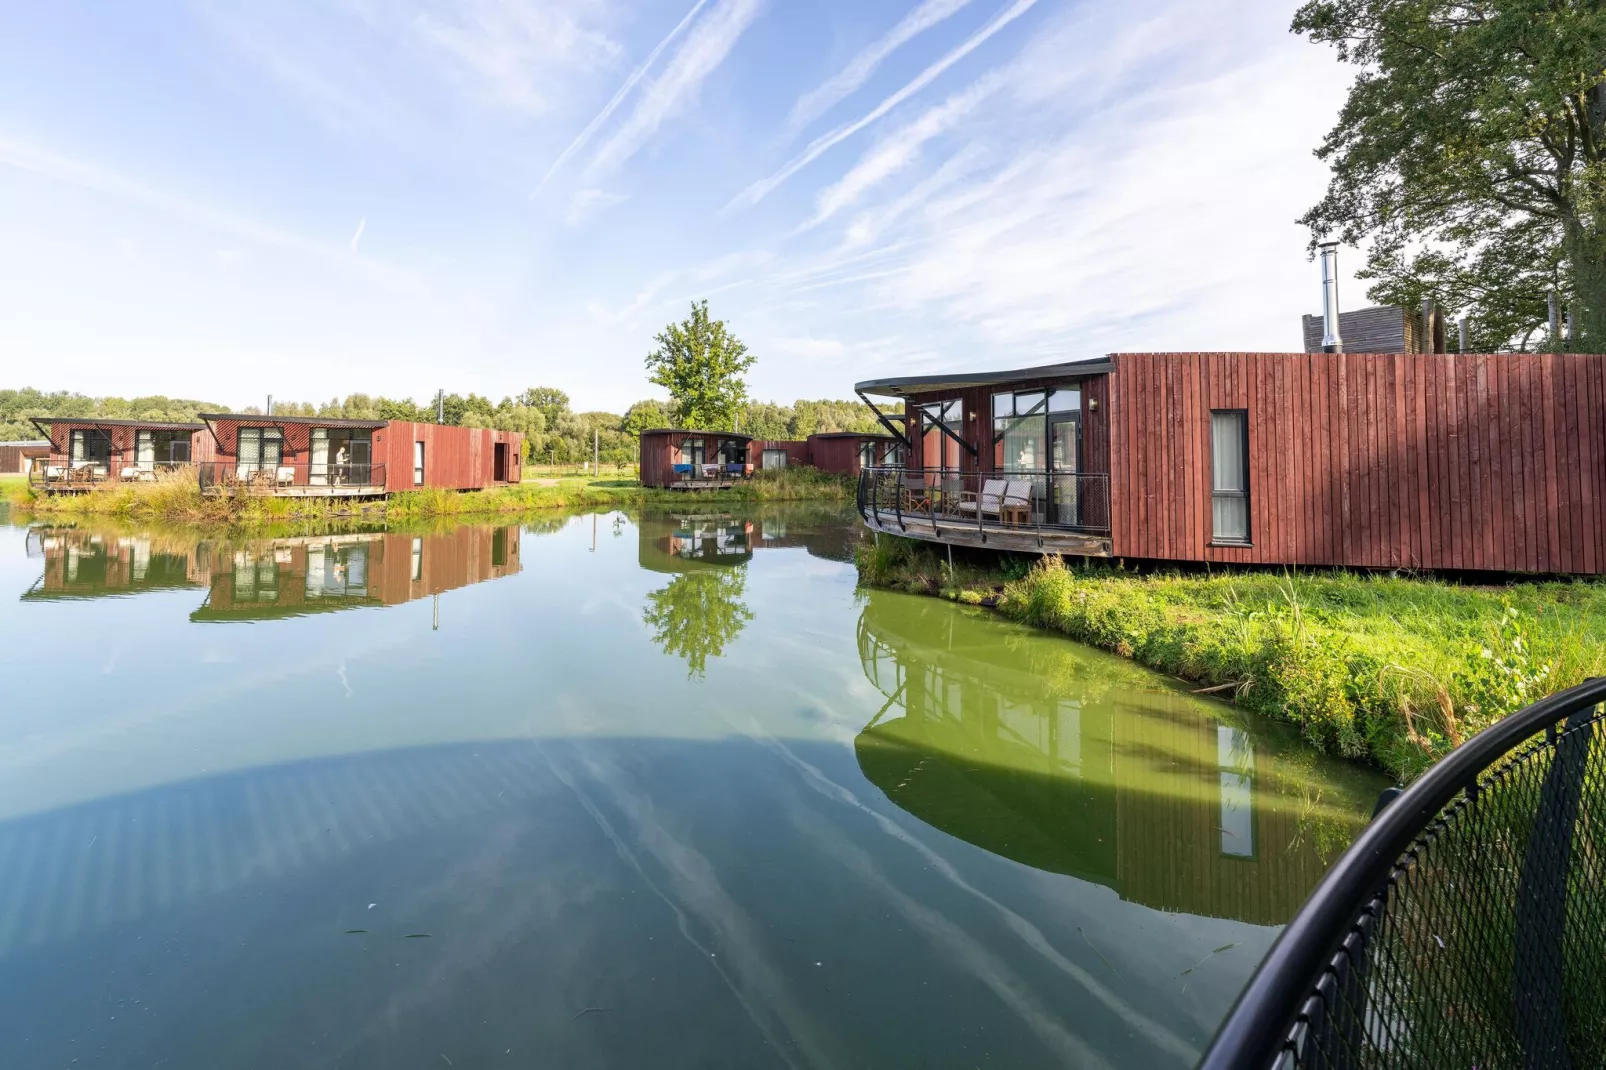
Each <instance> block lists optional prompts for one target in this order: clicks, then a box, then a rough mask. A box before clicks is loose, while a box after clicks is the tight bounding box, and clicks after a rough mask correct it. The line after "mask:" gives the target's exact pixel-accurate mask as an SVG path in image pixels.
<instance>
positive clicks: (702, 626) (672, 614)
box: [641, 568, 753, 677]
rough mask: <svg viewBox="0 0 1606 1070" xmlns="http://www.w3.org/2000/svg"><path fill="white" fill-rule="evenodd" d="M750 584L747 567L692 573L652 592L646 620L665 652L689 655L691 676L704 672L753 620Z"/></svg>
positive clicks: (688, 663)
mask: <svg viewBox="0 0 1606 1070" xmlns="http://www.w3.org/2000/svg"><path fill="white" fill-rule="evenodd" d="M746 587H747V577H746V570H745V569H740V568H731V569H718V570H710V571H705V572H688V573H686V574H685V575H681V576H676V577H675V578H674V579H673V580H670V581H669V584H668V586H666V587H663V588H661V589H659V590H656V591H653V592H652V593H651V594H649V595H648V596H647V608H646V609H645V610H644V611H643V612H642V615H641V619H642V622H643V623H645V624H646V625H647V627H649V628H651V629H652V641H653V642H655V643H657V644H658V645H659V646H660V647H662V648H663V650H664V652H665V653H666V654H673V655H675V656H676V657H679V658H683V659H685V662H686V675H687V676H688V677H697V676H702V675H703V673H704V672H705V671H706V670H707V668H708V659H709V658H711V657H715V658H717V657H720V656H722V655H723V654H724V653H725V648H726V647H727V646H729V645H730V644H731V643H732V642H733V641H734V640H735V639H736V637H737V636H738V635H740V634H741V632H742V629H743V628H745V627H747V624H748V622H749V621H751V620H752V619H753V612H752V610H750V609H748V608H747V605H746V603H744V602H743V601H742V595H743V593H744V592H745V590H746Z"/></svg>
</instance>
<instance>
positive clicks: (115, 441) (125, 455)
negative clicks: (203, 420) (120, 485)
mask: <svg viewBox="0 0 1606 1070" xmlns="http://www.w3.org/2000/svg"><path fill="white" fill-rule="evenodd" d="M45 426H46V428H47V429H48V430H49V432H50V452H51V455H52V456H53V457H67V456H70V453H71V450H72V433H73V432H74V431H77V430H85V431H96V432H98V433H100V434H104V435H106V436H107V437H108V438H110V439H111V464H110V465H109V466H108V470H109V473H110V474H111V475H112V476H113V477H115V476H116V475H117V473H118V472H119V471H121V470H122V468H123V467H124V466H125V465H130V464H133V463H134V442H135V438H136V435H137V433H138V432H139V431H141V430H152V429H155V430H158V431H171V430H173V428H171V427H163V426H161V425H159V424H150V425H147V426H145V427H143V428H142V427H139V426H134V427H127V426H121V425H118V426H112V427H106V426H103V425H100V424H97V423H95V421H93V420H81V421H79V420H75V421H72V422H67V421H58V422H56V423H51V424H46V425H45ZM212 445H213V444H212V436H211V435H210V434H208V433H207V432H206V430H205V429H202V430H199V431H192V432H190V461H191V462H192V463H193V462H196V461H210V460H212V459H213V448H212Z"/></svg>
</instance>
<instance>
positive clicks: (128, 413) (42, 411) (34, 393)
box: [0, 387, 222, 440]
mask: <svg viewBox="0 0 1606 1070" xmlns="http://www.w3.org/2000/svg"><path fill="white" fill-rule="evenodd" d="M221 408H222V406H220V405H216V404H213V403H212V402H209V401H194V400H191V399H189V398H169V397H163V396H161V395H159V394H157V395H151V396H149V397H138V398H114V397H103V398H92V397H87V396H85V395H83V394H74V393H71V392H69V391H66V390H57V391H52V392H49V393H46V392H44V391H41V390H35V389H33V388H32V387H26V388H24V389H22V390H0V440H15V439H36V438H38V437H39V429H38V428H37V427H35V426H34V425H33V424H32V423H30V422H29V419H30V418H31V417H35V416H99V417H101V418H102V419H106V420H157V421H170V422H174V423H183V422H189V421H193V420H194V419H195V417H196V414H197V413H201V412H217V411H219V410H220V409H221Z"/></svg>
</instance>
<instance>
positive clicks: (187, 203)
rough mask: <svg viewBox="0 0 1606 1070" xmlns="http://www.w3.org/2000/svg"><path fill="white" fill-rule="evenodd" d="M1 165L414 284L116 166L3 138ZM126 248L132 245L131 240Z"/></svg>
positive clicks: (342, 249) (345, 252)
mask: <svg viewBox="0 0 1606 1070" xmlns="http://www.w3.org/2000/svg"><path fill="white" fill-rule="evenodd" d="M0 167H10V168H13V169H15V170H18V171H27V172H29V173H32V174H35V175H39V176H42V177H44V178H49V179H52V180H54V181H57V182H65V183H69V184H71V185H74V186H78V187H80V188H83V189H88V190H94V191H95V192H97V193H102V194H106V195H108V196H112V197H117V198H120V199H122V200H126V201H132V202H134V203H137V204H140V205H143V206H145V207H147V208H154V209H156V210H157V211H160V212H165V213H167V214H169V215H172V216H175V217H177V218H181V219H184V220H186V221H187V222H190V223H193V224H196V225H199V226H202V227H206V228H209V229H212V230H215V231H218V232H221V233H225V234H232V235H234V236H235V237H237V238H244V239H246V240H247V241H251V242H255V243H257V244H258V245H263V246H269V247H272V248H277V249H285V250H289V251H293V252H298V253H303V254H306V255H309V256H314V257H318V258H321V259H324V260H332V261H336V262H337V263H340V264H345V265H351V266H354V267H355V268H357V269H358V270H359V271H361V272H362V273H363V274H366V275H368V276H369V277H371V278H373V279H375V280H377V281H383V282H386V283H389V284H392V285H413V284H416V282H417V279H416V277H415V276H413V275H412V274H411V273H410V272H407V271H405V270H403V269H400V268H396V267H394V266H392V265H389V264H386V263H383V262H381V261H376V260H373V259H370V258H367V257H354V256H353V255H352V250H351V249H350V248H348V247H347V246H345V245H339V244H330V243H328V242H324V241H321V240H319V239H316V238H311V237H308V236H306V235H304V234H300V233H297V232H295V231H292V230H287V229H284V228H281V227H277V226H274V225H273V224H271V223H264V222H262V221H260V220H257V219H253V218H251V217H250V216H246V215H242V214H240V213H238V212H233V211H230V210H229V209H226V208H219V207H216V206H214V205H211V204H208V203H206V202H205V201H202V200H198V199H196V198H193V197H189V196H186V195H185V194H182V193H176V192H173V191H171V190H164V189H160V188H158V187H155V186H151V185H147V184H145V183H142V182H140V181H138V180H136V179H133V178H130V177H128V176H126V175H122V174H119V173H117V172H115V171H112V170H108V169H106V168H103V167H100V166H97V165H96V164H92V163H88V162H85V161H82V160H76V159H73V158H71V157H68V156H64V155H61V154H59V153H56V152H54V151H52V150H50V149H47V148H42V147H39V146H34V145H28V144H24V143H22V142H19V141H13V140H7V139H5V138H3V137H0ZM128 248H132V242H130V243H129V245H128Z"/></svg>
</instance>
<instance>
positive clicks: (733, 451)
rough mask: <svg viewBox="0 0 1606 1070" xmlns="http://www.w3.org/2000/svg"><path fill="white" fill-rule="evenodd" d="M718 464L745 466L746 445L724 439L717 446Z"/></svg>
mask: <svg viewBox="0 0 1606 1070" xmlns="http://www.w3.org/2000/svg"><path fill="white" fill-rule="evenodd" d="M718 457H719V463H720V464H746V463H747V445H746V443H743V442H737V441H735V440H734V439H726V440H725V441H723V442H721V443H720V444H719V454H718Z"/></svg>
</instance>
